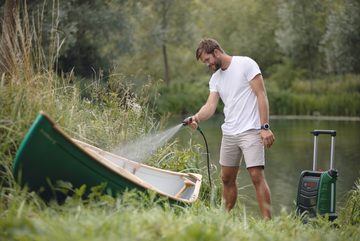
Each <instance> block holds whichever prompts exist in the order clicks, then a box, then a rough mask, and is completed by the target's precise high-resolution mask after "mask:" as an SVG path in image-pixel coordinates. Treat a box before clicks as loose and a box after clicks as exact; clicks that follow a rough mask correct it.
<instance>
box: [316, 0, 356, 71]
mask: <svg viewBox="0 0 360 241" xmlns="http://www.w3.org/2000/svg"><path fill="white" fill-rule="evenodd" d="M331 9H332V10H331V11H330V13H329V15H328V17H327V21H326V32H325V34H324V37H323V39H322V42H321V44H322V51H323V52H324V53H325V60H326V70H327V72H329V73H336V74H345V73H360V58H359V56H360V15H359V13H360V3H359V1H357V0H343V1H336V2H335V3H334V4H333V6H332V8H331Z"/></svg>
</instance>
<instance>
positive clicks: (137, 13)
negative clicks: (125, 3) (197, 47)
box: [117, 0, 194, 85]
mask: <svg viewBox="0 0 360 241" xmlns="http://www.w3.org/2000/svg"><path fill="white" fill-rule="evenodd" d="M193 2H194V1H192V0H185V1H182V0H151V1H148V0H143V1H137V2H135V3H133V4H132V6H131V8H129V11H131V13H130V12H129V13H128V14H127V16H128V18H129V22H130V25H129V26H130V27H131V29H132V43H133V49H132V51H131V52H130V53H129V54H127V55H123V56H120V57H119V58H118V61H117V62H118V65H119V66H121V68H122V69H124V71H128V72H132V74H137V75H151V76H153V77H155V78H162V79H163V80H164V81H165V83H166V84H167V85H168V84H170V82H171V79H173V78H174V76H177V73H178V72H179V70H178V69H179V68H180V66H181V64H182V63H181V62H176V63H175V61H177V59H176V58H177V56H176V55H177V54H176V53H178V52H179V53H180V54H182V55H185V56H186V54H187V52H185V53H184V52H181V51H180V50H183V48H184V46H187V47H188V46H189V45H190V44H189V43H192V39H193V33H194V31H193V25H194V24H193V21H192V19H193V16H192V15H191V13H190V11H189V9H191V6H192V4H193ZM188 49H190V48H188ZM175 64H176V68H173V67H172V66H174V65H175ZM135 68H136V69H135ZM161 73H162V74H161ZM139 78H141V77H139Z"/></svg>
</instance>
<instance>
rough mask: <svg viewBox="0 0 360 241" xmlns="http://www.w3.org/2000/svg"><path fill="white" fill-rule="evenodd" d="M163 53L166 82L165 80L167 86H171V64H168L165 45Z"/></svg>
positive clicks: (164, 45)
mask: <svg viewBox="0 0 360 241" xmlns="http://www.w3.org/2000/svg"><path fill="white" fill-rule="evenodd" d="M162 53H163V57H164V80H165V83H166V85H169V83H170V76H169V63H168V57H167V51H166V44H165V43H164V44H163V45H162Z"/></svg>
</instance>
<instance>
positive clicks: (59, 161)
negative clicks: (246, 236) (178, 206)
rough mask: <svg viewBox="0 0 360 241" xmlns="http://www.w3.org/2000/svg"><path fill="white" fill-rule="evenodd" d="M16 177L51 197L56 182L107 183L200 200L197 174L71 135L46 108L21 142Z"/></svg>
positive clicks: (114, 190)
mask: <svg viewBox="0 0 360 241" xmlns="http://www.w3.org/2000/svg"><path fill="white" fill-rule="evenodd" d="M13 172H14V177H15V179H16V180H17V181H18V182H19V183H20V184H21V185H22V186H24V185H26V186H27V187H28V188H29V189H30V190H35V191H38V192H39V193H40V195H41V196H43V197H44V198H51V197H52V196H53V193H54V190H53V188H52V187H51V186H52V185H53V184H54V183H56V182H57V181H59V180H60V181H65V182H70V183H71V184H72V186H73V187H74V188H78V187H80V186H82V185H83V184H85V185H86V187H88V188H90V187H92V186H97V185H100V184H103V183H106V191H107V192H108V193H111V194H113V195H116V194H121V192H123V191H124V190H131V189H137V190H141V191H146V190H151V191H154V192H156V193H157V194H158V196H162V197H167V198H169V199H170V201H175V202H177V203H178V202H180V203H188V204H190V203H193V202H194V201H196V200H197V199H198V194H199V190H200V186H201V178H202V177H201V175H199V174H194V173H179V172H173V171H168V170H163V169H159V168H154V167H151V166H148V165H145V164H140V163H137V162H134V161H131V160H128V159H126V158H124V157H120V156H117V155H115V154H112V153H110V152H107V151H104V150H101V149H99V148H97V147H95V146H92V145H89V144H87V143H84V142H81V141H78V140H75V139H72V138H71V137H69V136H68V135H67V134H65V133H64V132H63V131H62V130H61V129H60V128H59V127H58V126H57V125H56V124H55V123H54V122H53V121H52V120H51V119H50V118H49V117H48V116H47V115H46V114H45V113H43V112H40V113H39V115H38V116H37V118H36V120H35V121H34V123H33V125H32V126H31V128H30V130H29V131H28V133H27V134H26V136H25V138H24V140H23V141H22V143H21V145H20V147H19V149H18V151H17V154H16V157H15V160H14V163H13Z"/></svg>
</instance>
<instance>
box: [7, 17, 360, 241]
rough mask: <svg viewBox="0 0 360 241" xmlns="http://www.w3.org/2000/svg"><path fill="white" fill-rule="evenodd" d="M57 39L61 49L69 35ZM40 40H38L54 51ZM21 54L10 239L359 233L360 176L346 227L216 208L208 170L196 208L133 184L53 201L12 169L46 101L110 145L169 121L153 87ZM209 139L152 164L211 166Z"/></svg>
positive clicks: (75, 128)
mask: <svg viewBox="0 0 360 241" xmlns="http://www.w3.org/2000/svg"><path fill="white" fill-rule="evenodd" d="M18 21H19V20H18ZM28 26H31V25H30V24H28ZM19 31H20V30H19ZM31 31H32V32H31V36H37V34H38V32H37V30H36V29H34V28H32V29H31ZM37 39H38V38H37ZM58 43H61V41H60V42H58ZM37 44H39V45H40V43H37ZM54 46H55V49H57V48H58V47H59V44H55V45H54ZM40 47H41V46H38V47H37V48H31V49H32V50H34V49H37V50H36V51H40V52H45V51H44V50H43V49H42V50H39V48H40ZM14 51H15V50H14ZM21 53H22V54H27V57H26V58H24V59H26V61H27V62H26V63H24V64H26V65H27V67H26V68H28V69H31V71H22V70H21V68H22V65H19V66H13V67H14V68H13V69H14V71H10V69H8V70H7V71H6V72H4V73H3V74H2V81H1V89H0V103H1V108H0V135H1V138H0V139H1V142H0V164H1V169H0V171H1V174H0V176H1V180H0V239H1V240H58V241H61V240H66V241H68V240H252V241H256V240H310V239H311V240H314V241H317V240H357V239H358V237H359V235H360V229H359V210H360V208H359V203H360V200H359V197H360V190H359V188H358V185H357V188H356V189H354V190H353V191H352V192H351V193H350V194H349V198H348V200H349V201H348V204H347V205H346V206H345V208H344V210H343V211H342V212H341V214H340V217H339V219H338V220H337V221H336V222H337V225H338V228H333V224H332V223H330V222H328V221H327V220H326V219H321V218H319V219H316V220H314V221H313V222H312V223H310V224H307V225H304V224H303V223H302V220H301V219H300V218H299V217H296V216H294V215H293V214H292V213H290V214H289V213H285V212H284V213H282V214H281V215H279V216H278V217H275V218H274V219H273V220H271V221H267V222H265V221H262V220H258V219H256V218H251V217H248V215H247V211H246V207H245V206H243V205H241V204H238V205H237V206H236V207H235V209H234V210H233V211H232V212H231V213H227V212H225V211H224V209H223V208H222V207H221V206H220V205H219V206H217V207H212V206H210V205H209V204H208V202H206V201H204V200H207V199H208V197H209V195H208V193H209V189H208V185H207V184H206V181H205V178H204V183H205V184H204V185H203V186H202V198H201V200H199V201H198V202H196V203H195V204H194V205H193V206H191V207H178V206H170V205H169V204H168V201H167V200H159V199H156V198H155V195H154V194H153V193H146V194H144V193H138V192H126V193H125V194H124V195H122V196H119V197H116V198H114V197H111V196H107V195H103V194H101V193H100V192H99V188H94V189H93V192H92V195H90V196H89V197H90V198H88V199H86V200H83V199H82V193H83V192H82V190H81V188H80V189H78V190H74V195H73V196H71V197H68V198H67V199H66V201H65V203H64V204H62V205H59V204H57V203H56V202H50V203H44V201H43V200H41V199H40V198H39V197H38V196H37V195H36V193H34V192H29V191H27V190H26V189H22V188H20V187H19V186H18V185H17V184H16V182H15V181H14V180H13V178H12V174H11V161H12V160H13V158H14V155H15V152H16V150H17V148H18V146H19V144H20V141H21V139H22V138H23V136H24V135H25V133H26V131H27V130H28V128H29V126H30V125H31V123H32V121H33V120H34V118H35V116H36V115H37V113H38V111H39V110H44V111H45V112H47V113H48V114H49V115H50V116H52V117H53V118H54V119H55V121H56V122H57V123H59V125H60V126H61V127H62V128H63V129H65V131H66V132H68V133H69V134H70V135H71V136H73V137H75V138H78V139H81V140H85V141H86V142H90V143H92V144H95V145H98V146H100V147H102V148H109V149H111V148H112V147H113V146H114V145H117V144H118V143H119V142H121V141H124V140H127V139H130V138H132V137H134V136H139V135H143V134H146V133H147V132H149V131H151V130H155V129H157V128H160V127H161V121H157V120H156V119H155V117H154V113H153V110H152V109H151V107H150V106H149V102H148V95H147V94H148V93H149V91H148V89H147V88H149V86H144V88H143V94H142V95H135V94H133V92H132V91H131V85H129V83H128V81H127V80H126V78H125V77H124V76H122V75H119V74H112V75H111V76H109V78H108V79H109V80H108V82H105V81H104V80H103V79H102V78H100V77H97V78H94V79H93V80H92V81H91V82H90V83H88V84H87V85H81V84H80V81H79V80H78V79H77V78H76V76H75V75H74V74H73V73H70V74H68V75H66V76H61V77H59V76H57V75H56V74H55V71H54V70H53V69H52V68H45V67H46V66H49V65H53V62H52V60H51V59H52V58H50V60H49V59H48V60H46V61H49V62H47V64H44V66H43V68H38V67H36V66H37V63H42V62H43V61H44V59H45V58H43V59H42V60H41V61H40V60H39V59H36V56H39V55H35V54H33V53H32V51H25V52H21ZM52 53H56V51H53V52H52ZM50 55H51V54H50ZM55 55H56V54H55ZM42 56H46V55H42ZM16 68H18V69H16ZM199 148H201V147H199V146H193V145H191V143H190V145H189V148H188V149H185V150H179V149H178V148H177V146H176V143H175V142H174V143H171V144H169V145H167V146H165V147H163V148H162V149H160V150H159V151H158V153H157V154H156V156H154V157H153V159H152V160H150V163H151V164H153V165H155V166H159V167H162V168H167V169H172V168H174V169H178V170H191V171H194V170H200V171H201V167H200V166H201V163H200V162H199V160H200V159H201V158H200V156H199V154H198V153H200V150H199ZM173 160H174V161H173ZM204 173H205V172H204ZM359 182H360V181H359Z"/></svg>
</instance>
